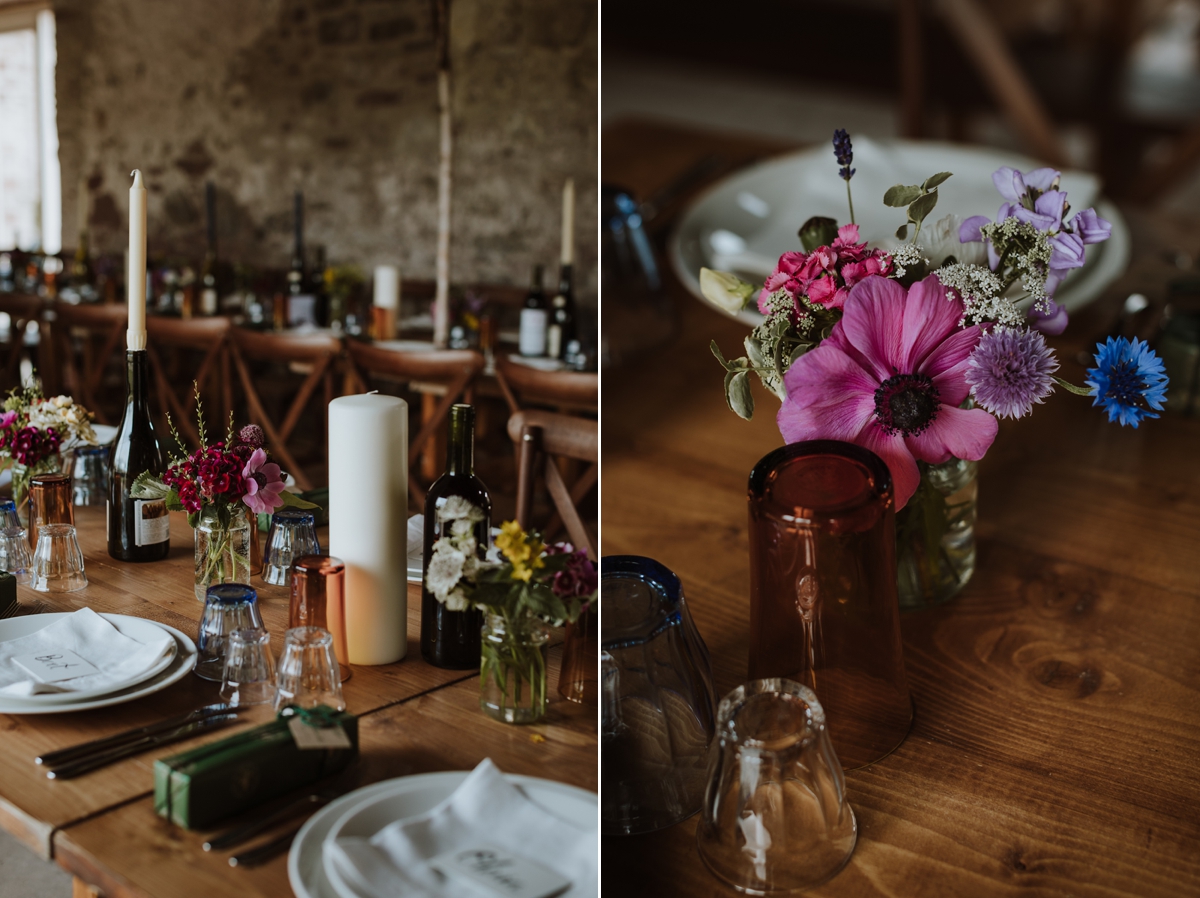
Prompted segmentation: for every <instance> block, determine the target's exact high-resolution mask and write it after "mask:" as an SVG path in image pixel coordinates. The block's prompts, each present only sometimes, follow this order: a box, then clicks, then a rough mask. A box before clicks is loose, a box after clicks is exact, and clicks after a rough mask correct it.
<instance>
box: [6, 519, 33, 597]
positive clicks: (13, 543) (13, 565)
mask: <svg viewBox="0 0 1200 898" xmlns="http://www.w3.org/2000/svg"><path fill="white" fill-rule="evenodd" d="M9 504H12V503H11V500H10V502H9ZM2 511H3V510H2V509H0V514H2ZM13 514H14V515H15V514H16V511H15V510H14V511H13ZM0 570H4V571H8V572H9V573H10V574H12V575H13V576H14V577H16V578H17V582H18V583H28V582H29V581H30V579H31V578H32V576H33V552H31V551H30V549H29V537H28V535H27V534H26V533H25V528H24V527H12V526H6V527H5V528H4V529H3V530H0Z"/></svg>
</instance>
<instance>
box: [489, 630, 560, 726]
mask: <svg viewBox="0 0 1200 898" xmlns="http://www.w3.org/2000/svg"><path fill="white" fill-rule="evenodd" d="M549 639H550V628H549V627H548V626H547V625H546V624H545V623H543V622H542V621H541V620H539V619H538V618H536V617H532V616H529V615H524V616H521V617H519V618H516V619H511V618H509V617H508V615H507V614H503V613H501V614H492V613H489V614H487V615H486V616H485V618H484V622H483V630H482V638H481V640H480V645H481V656H482V657H481V661H480V666H479V707H480V708H482V709H483V711H484V713H485V714H487V715H488V716H489V717H494V718H495V719H496V720H502V721H504V722H505V723H534V722H536V721H538V720H541V719H542V717H544V716H545V714H546V643H547V642H548V641H549Z"/></svg>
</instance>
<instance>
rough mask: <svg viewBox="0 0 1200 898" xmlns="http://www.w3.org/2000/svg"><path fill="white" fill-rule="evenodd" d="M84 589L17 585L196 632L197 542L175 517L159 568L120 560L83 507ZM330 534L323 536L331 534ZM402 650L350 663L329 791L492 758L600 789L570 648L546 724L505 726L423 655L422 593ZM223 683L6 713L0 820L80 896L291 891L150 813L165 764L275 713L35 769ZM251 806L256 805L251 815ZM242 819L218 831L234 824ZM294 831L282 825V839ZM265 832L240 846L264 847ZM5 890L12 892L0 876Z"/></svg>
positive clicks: (461, 682) (503, 765) (186, 682)
mask: <svg viewBox="0 0 1200 898" xmlns="http://www.w3.org/2000/svg"><path fill="white" fill-rule="evenodd" d="M75 513H76V524H77V527H78V529H79V537H80V545H81V547H82V549H83V554H84V560H85V564H86V570H87V576H88V586H87V587H86V588H85V589H83V590H80V591H79V592H74V593H58V594H46V593H38V592H34V591H32V590H30V589H28V588H27V587H24V586H21V587H20V588H19V590H18V591H19V599H20V601H21V602H22V603H23V604H32V603H33V602H35V601H37V600H42V601H44V602H46V603H47V604H48V605H50V606H51V607H50V609H49V610H52V611H73V610H76V609H78V608H82V607H85V606H87V607H90V608H92V609H93V610H95V611H100V612H112V613H119V614H130V615H136V616H139V617H144V618H149V619H151V620H155V621H159V622H160V623H164V624H168V625H170V626H172V627H175V628H176V629H178V630H181V631H183V632H185V633H187V634H188V635H189V636H192V637H193V638H194V636H195V633H196V628H197V625H198V622H199V617H200V609H201V605H200V603H199V602H197V600H196V599H195V597H194V595H193V593H192V585H191V584H192V572H193V548H192V533H191V530H190V528H189V527H188V526H187V520H186V518H185V517H184V516H183V515H182V514H172V515H171V554H170V557H169V558H168V559H167V560H165V561H161V562H156V563H151V564H140V565H135V564H123V563H120V562H116V561H114V560H113V559H111V558H110V557H109V556H108V554H107V551H106V549H105V537H104V515H103V509H100V508H77V509H76V510H75ZM322 539H323V540H324V535H322ZM254 580H255V582H254V586H255V588H256V589H257V590H258V594H259V603H260V608H261V611H262V615H263V619H264V622H265V624H266V626H267V628H268V629H269V630H270V631H271V633H272V646H273V649H274V651H275V652H276V654H278V651H279V649H280V648H281V646H282V642H283V632H284V630H285V629H286V628H287V616H288V593H287V590H286V589H285V588H284V587H274V586H268V585H266V584H264V583H263V582H262V581H261V579H259V578H257V577H256V578H254ZM408 608H409V616H408V655H407V657H406V658H405V659H404V660H402V661H400V662H397V663H395V664H388V665H383V666H379V667H363V666H357V665H356V666H354V667H353V675H352V676H351V678H350V679H349V680H348V681H346V683H345V684H344V686H343V691H344V693H345V698H346V704H347V710H348V711H349V712H350V713H352V714H356V715H358V717H359V738H360V750H361V757H360V758H359V760H358V761H357V762H356V763H355V764H354V765H352V767H351V768H350V770H349V771H347V772H346V773H345V774H343V775H341V776H340V777H339V778H338V779H337V780H335V781H334V782H335V783H336V785H337V787H338V788H339V789H341V790H342V791H349V790H351V789H354V788H357V787H359V786H361V785H366V784H369V783H373V782H377V781H379V780H383V779H388V778H391V777H396V776H404V775H408V774H412V773H425V772H430V771H437V770H469V769H471V768H472V767H474V766H475V765H476V764H478V763H479V762H480V761H482V760H483V759H484V758H487V757H490V758H492V760H493V761H494V762H495V763H496V764H497V766H499V767H500V769H501V770H504V771H505V772H508V773H518V774H526V775H532V776H541V777H544V778H549V779H555V780H559V781H562V782H566V783H570V784H572V785H575V786H580V787H582V788H585V789H588V790H591V791H595V790H596V788H597V764H596V706H595V703H594V702H592V703H589V704H586V705H582V706H581V705H576V704H572V703H570V702H566V701H563V700H561V699H560V698H559V696H558V693H557V691H556V686H557V682H558V662H559V659H560V656H561V648H558V647H556V648H552V649H551V651H550V664H549V676H550V681H549V682H550V689H549V692H550V706H549V710H548V713H547V717H546V720H545V721H544V722H542V723H539V724H536V725H531V726H511V725H508V724H503V723H499V722H497V721H493V720H491V719H490V718H488V717H486V716H485V715H484V714H483V713H482V712H481V711H480V710H479V704H478V701H479V692H478V681H477V676H478V675H477V674H476V673H474V672H470V671H448V670H441V669H439V668H435V667H432V666H430V665H428V664H426V663H425V662H424V661H423V660H422V659H421V655H420V649H419V634H420V591H419V588H416V587H414V585H413V584H409V596H408ZM218 687H219V684H216V683H210V682H207V681H204V680H201V679H199V678H198V677H195V676H192V675H188V676H187V677H185V678H184V679H183V680H181V681H180V682H178V683H176V684H174V685H173V686H170V687H168V688H167V689H165V690H163V691H161V692H158V693H156V694H154V695H151V696H147V697H145V698H142V699H140V700H137V701H134V702H130V703H128V704H124V705H117V706H113V707H109V708H105V709H102V710H93V711H82V712H77V713H71V714H54V715H24V716H16V715H0V826H2V827H3V828H4V829H5V830H7V831H8V832H10V833H12V834H13V835H15V836H16V837H17V838H18V839H20V840H21V841H22V842H24V843H25V844H26V845H27V846H28V847H29V848H30V849H32V850H33V851H35V852H37V853H38V854H39V855H41V856H42V857H47V858H50V857H53V858H54V860H55V861H56V862H57V863H58V864H59V865H60V866H62V867H63V868H64V869H66V870H67V871H69V872H70V873H72V874H73V875H74V877H75V895H76V896H85V895H103V896H105V898H149V896H154V898H174V896H179V898H185V896H197V898H199V896H204V898H211V896H214V895H234V894H238V895H243V896H247V898H249V896H263V898H275V896H280V895H288V894H291V890H290V887H289V885H288V881H287V869H286V854H284V855H281V856H279V857H277V858H275V859H274V860H273V861H271V862H269V863H267V864H265V865H264V866H262V867H258V868H254V869H247V868H240V869H238V868H232V867H230V866H229V864H228V857H229V855H230V853H232V852H211V853H208V852H204V851H203V850H202V848H201V843H202V842H203V839H204V836H205V835H207V834H208V833H209V832H212V831H201V832H189V831H186V830H183V829H180V828H179V827H176V826H173V825H171V824H168V823H167V822H166V821H164V820H162V819H161V818H159V817H157V816H156V815H155V814H154V810H153V798H152V796H153V789H154V786H153V775H152V767H153V761H154V758H155V757H164V756H168V755H172V754H176V753H178V752H180V751H183V750H185V749H187V748H189V747H191V746H193V745H198V744H202V743H204V742H208V741H213V740H215V739H219V738H223V737H225V736H228V735H230V734H231V733H234V732H237V731H238V729H239V728H244V727H247V726H250V725H252V724H254V723H256V722H260V721H262V720H266V719H269V718H270V713H269V712H268V711H267V709H265V708H264V709H257V710H255V711H254V712H252V714H251V715H250V716H248V717H247V718H246V721H247V722H246V723H241V722H240V721H239V723H238V724H237V725H236V726H234V727H229V728H226V729H223V730H220V731H218V732H216V733H212V734H207V735H206V736H204V737H201V738H198V739H195V740H193V741H191V742H181V743H176V744H175V745H171V746H168V747H166V748H162V749H159V750H157V751H156V752H151V753H148V754H144V755H139V756H137V757H134V758H130V759H127V760H125V761H122V762H119V763H117V764H114V765H112V766H110V767H106V768H103V769H101V770H98V771H95V772H93V773H90V774H86V775H84V776H82V777H79V778H77V779H70V780H63V781H54V780H49V779H47V778H46V775H45V773H44V771H43V770H42V768H39V767H37V766H36V765H35V764H34V763H33V759H34V757H36V756H37V755H38V754H40V753H42V752H45V751H49V750H51V749H55V748H61V747H65V746H69V745H74V744H77V743H80V742H84V741H87V740H90V739H95V738H100V737H102V736H106V735H109V734H111V733H115V732H119V731H122V730H125V729H128V728H130V727H136V726H142V725H145V724H148V723H152V722H155V721H158V720H162V719H165V718H168V717H172V716H176V715H178V714H181V713H183V712H185V711H187V710H190V709H192V708H196V707H200V706H202V705H205V704H209V703H211V702H214V701H217V700H218ZM252 814H253V811H251V812H248V814H247V815H246V816H247V817H248V816H250V815H252ZM239 819H246V817H243V818H238V817H233V818H230V819H229V820H228V821H222V822H221V824H220V825H219V826H218V827H216V829H218V830H219V829H224V828H225V827H226V826H229V825H233V824H236V823H237V822H238V820H239ZM286 829H287V825H286V824H285V825H281V826H279V827H277V828H276V829H275V830H273V834H274V835H276V836H277V835H279V834H280V832H283V831H286ZM268 840H269V839H268V837H267V836H265V835H264V836H262V837H259V838H257V839H256V840H254V841H252V842H250V843H248V844H247V845H245V846H241V848H242V849H244V848H249V847H253V846H254V845H256V844H261V843H262V842H265V841H268ZM0 894H4V889H3V884H2V882H0Z"/></svg>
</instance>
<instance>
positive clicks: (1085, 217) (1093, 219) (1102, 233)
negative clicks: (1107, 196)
mask: <svg viewBox="0 0 1200 898" xmlns="http://www.w3.org/2000/svg"><path fill="white" fill-rule="evenodd" d="M1071 230H1073V231H1074V232H1075V233H1076V234H1078V235H1079V237H1080V239H1081V240H1083V242H1084V243H1103V242H1104V241H1105V240H1107V239H1108V238H1109V237H1111V236H1112V224H1110V223H1109V222H1107V221H1105V220H1104V219H1103V218H1101V217H1100V216H1099V215H1097V214H1096V210H1095V209H1083V210H1082V211H1080V212H1077V213H1075V217H1074V218H1072V219H1071Z"/></svg>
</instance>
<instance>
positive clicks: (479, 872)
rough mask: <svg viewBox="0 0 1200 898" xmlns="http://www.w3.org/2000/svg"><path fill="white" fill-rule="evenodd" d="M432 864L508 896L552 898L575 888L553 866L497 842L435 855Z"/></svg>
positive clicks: (516, 897) (455, 877)
mask: <svg viewBox="0 0 1200 898" xmlns="http://www.w3.org/2000/svg"><path fill="white" fill-rule="evenodd" d="M429 866H431V867H433V868H434V869H435V870H437V871H439V872H440V873H442V874H443V875H444V876H446V877H447V878H449V879H458V880H459V881H462V880H466V881H467V882H470V883H474V884H475V885H477V886H483V887H484V888H485V889H487V890H488V891H490V892H493V893H494V894H496V895H504V896H507V898H551V896H553V895H558V894H561V893H562V892H565V891H566V890H567V889H569V888H570V887H571V881H570V880H569V879H567V878H565V877H564V876H562V875H560V874H559V873H556V872H555V871H553V870H551V869H550V868H549V867H545V866H543V865H542V864H539V863H537V862H536V861H531V860H529V858H526V857H522V856H520V855H518V854H513V853H512V852H510V851H505V850H504V849H503V848H497V847H496V846H494V845H480V846H477V847H475V848H456V849H455V850H453V851H447V852H445V853H444V854H439V855H438V856H437V857H435V858H431V859H430V861H429Z"/></svg>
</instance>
